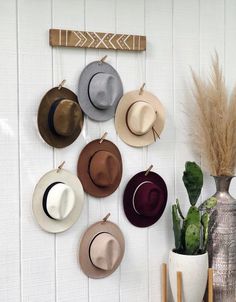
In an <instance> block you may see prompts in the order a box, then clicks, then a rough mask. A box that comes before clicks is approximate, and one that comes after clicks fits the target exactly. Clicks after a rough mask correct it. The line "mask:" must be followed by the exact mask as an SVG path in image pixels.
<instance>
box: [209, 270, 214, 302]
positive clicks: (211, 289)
mask: <svg viewBox="0 0 236 302" xmlns="http://www.w3.org/2000/svg"><path fill="white" fill-rule="evenodd" d="M208 302H213V269H212V268H209V269H208Z"/></svg>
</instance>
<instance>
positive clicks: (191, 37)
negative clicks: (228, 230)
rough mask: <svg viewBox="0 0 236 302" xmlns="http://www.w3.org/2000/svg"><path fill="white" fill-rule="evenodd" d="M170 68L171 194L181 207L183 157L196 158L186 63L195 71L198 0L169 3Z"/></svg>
mask: <svg viewBox="0 0 236 302" xmlns="http://www.w3.org/2000/svg"><path fill="white" fill-rule="evenodd" d="M173 59H174V61H173V71H174V116H175V128H176V130H175V131H176V142H175V197H178V198H179V199H180V203H181V205H182V207H183V208H185V210H187V209H188V208H189V203H188V197H187V193H186V189H185V187H184V185H183V182H182V175H183V170H184V164H185V162H186V161H187V160H195V161H199V159H198V158H196V157H195V156H194V154H193V149H192V146H191V139H190V137H189V135H190V132H189V126H188V121H189V115H188V104H189V102H191V101H192V100H191V98H192V95H191V85H192V82H191V73H190V66H191V67H192V68H193V69H194V70H195V71H197V72H198V70H199V2H198V1H196V0H190V1H188V2H186V1H184V0H177V1H174V2H173Z"/></svg>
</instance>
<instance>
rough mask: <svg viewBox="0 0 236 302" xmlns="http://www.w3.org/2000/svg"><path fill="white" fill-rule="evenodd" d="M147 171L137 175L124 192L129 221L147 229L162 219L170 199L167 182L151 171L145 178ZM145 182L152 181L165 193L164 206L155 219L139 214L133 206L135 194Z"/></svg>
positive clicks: (126, 213)
mask: <svg viewBox="0 0 236 302" xmlns="http://www.w3.org/2000/svg"><path fill="white" fill-rule="evenodd" d="M145 173H146V171H142V172H139V173H138V174H136V175H135V176H134V177H132V178H131V179H130V181H129V182H128V184H127V186H126V188H125V191H124V196H123V206H124V212H125V215H126V217H127V219H128V220H129V221H130V222H131V223H132V224H133V225H134V226H136V227H140V228H145V227H148V226H151V225H153V224H154V223H156V222H157V221H158V219H160V217H161V216H162V214H163V212H164V210H165V207H166V203H167V197H168V192H167V187H166V184H165V181H164V180H163V178H162V177H161V176H160V175H158V174H156V173H154V172H152V171H150V172H149V173H148V175H146V176H145ZM144 181H151V182H153V183H155V184H156V185H157V186H158V187H159V189H160V190H161V191H162V192H163V195H164V198H163V201H162V204H161V206H160V211H159V212H158V213H157V215H155V216H153V217H147V216H143V215H140V214H138V213H137V212H136V211H135V209H134V206H133V194H134V192H135V190H136V188H137V187H138V186H139V185H140V184H141V183H142V182H144Z"/></svg>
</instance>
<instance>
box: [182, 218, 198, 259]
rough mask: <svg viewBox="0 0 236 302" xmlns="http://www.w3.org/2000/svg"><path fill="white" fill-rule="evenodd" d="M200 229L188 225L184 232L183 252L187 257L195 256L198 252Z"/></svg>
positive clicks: (194, 225)
mask: <svg viewBox="0 0 236 302" xmlns="http://www.w3.org/2000/svg"><path fill="white" fill-rule="evenodd" d="M200 238H201V227H200V225H199V226H197V225H196V224H190V225H189V226H188V227H187V229H186V232H185V251H186V254H187V255H195V254H197V253H198V251H199V246H200Z"/></svg>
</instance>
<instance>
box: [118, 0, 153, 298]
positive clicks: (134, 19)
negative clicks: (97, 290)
mask: <svg viewBox="0 0 236 302" xmlns="http://www.w3.org/2000/svg"><path fill="white" fill-rule="evenodd" d="M144 13H145V2H144V1H143V0H138V1H133V0H132V1H117V32H121V33H122V32H125V33H134V34H135V33H139V34H143V33H144V31H145V20H144ZM117 68H118V71H119V73H120V75H121V78H122V80H123V84H124V90H125V92H127V91H129V90H136V89H139V88H140V86H141V85H142V83H143V82H145V53H136V54H135V53H128V52H123V53H121V52H119V53H118V55H117ZM119 147H120V150H121V152H122V154H123V163H124V174H123V181H122V184H121V186H120V192H121V194H120V198H119V199H120V219H119V221H120V226H121V228H122V229H123V230H124V232H125V239H126V253H125V257H124V261H123V263H122V265H121V276H120V301H121V302H125V301H130V302H132V301H136V302H137V301H148V299H149V298H148V283H149V282H148V236H147V235H148V231H147V229H145V228H144V229H141V228H136V227H134V226H133V225H131V224H130V223H129V222H128V220H127V219H126V217H125V215H124V211H123V204H122V197H123V190H124V189H125V186H126V184H127V182H128V180H129V179H130V177H132V176H133V175H134V174H136V173H137V172H139V171H141V170H144V169H146V168H147V167H146V166H147V165H146V150H145V149H142V148H132V147H129V146H127V145H126V144H124V143H123V142H122V141H121V140H120V139H119ZM131 159H132V160H131ZM127 284H129V286H127Z"/></svg>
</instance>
